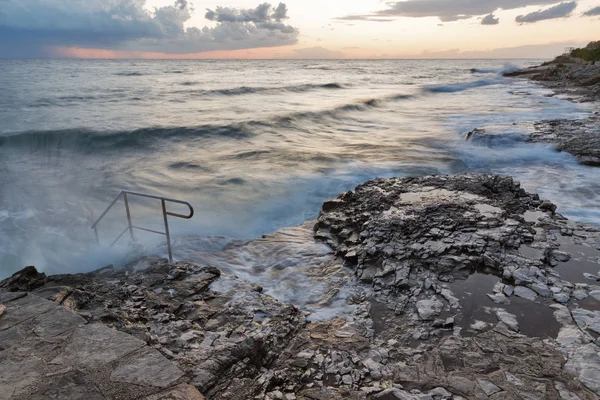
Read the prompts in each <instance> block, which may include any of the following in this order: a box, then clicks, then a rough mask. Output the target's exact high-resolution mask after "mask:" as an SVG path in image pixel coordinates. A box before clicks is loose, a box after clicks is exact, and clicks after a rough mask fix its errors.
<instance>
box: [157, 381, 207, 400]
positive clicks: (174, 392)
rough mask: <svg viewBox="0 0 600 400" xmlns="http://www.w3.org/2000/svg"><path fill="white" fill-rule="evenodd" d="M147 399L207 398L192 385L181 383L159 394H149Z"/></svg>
mask: <svg viewBox="0 0 600 400" xmlns="http://www.w3.org/2000/svg"><path fill="white" fill-rule="evenodd" d="M146 400H205V398H204V396H202V394H201V393H200V392H199V391H198V389H196V388H195V387H193V386H192V385H188V384H181V385H179V386H176V387H174V388H172V389H169V390H166V391H164V392H161V393H159V394H153V395H152V396H148V397H146Z"/></svg>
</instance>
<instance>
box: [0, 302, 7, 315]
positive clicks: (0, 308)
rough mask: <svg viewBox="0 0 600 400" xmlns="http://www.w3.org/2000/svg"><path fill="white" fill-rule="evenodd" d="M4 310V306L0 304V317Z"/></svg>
mask: <svg viewBox="0 0 600 400" xmlns="http://www.w3.org/2000/svg"><path fill="white" fill-rule="evenodd" d="M4 311H6V306H4V305H2V304H0V317H2V314H4Z"/></svg>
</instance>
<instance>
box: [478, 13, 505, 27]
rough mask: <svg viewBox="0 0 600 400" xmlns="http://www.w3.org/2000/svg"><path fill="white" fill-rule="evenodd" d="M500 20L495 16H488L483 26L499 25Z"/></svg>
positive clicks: (483, 20)
mask: <svg viewBox="0 0 600 400" xmlns="http://www.w3.org/2000/svg"><path fill="white" fill-rule="evenodd" d="M499 23H500V18H496V17H495V16H494V14H488V15H486V16H485V17H483V19H482V20H481V25H498V24H499Z"/></svg>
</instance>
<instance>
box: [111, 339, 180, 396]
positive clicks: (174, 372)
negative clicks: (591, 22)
mask: <svg viewBox="0 0 600 400" xmlns="http://www.w3.org/2000/svg"><path fill="white" fill-rule="evenodd" d="M182 376H183V372H181V370H179V368H177V367H176V366H175V365H173V363H172V362H171V361H169V360H167V359H166V358H165V357H164V356H163V355H162V354H160V353H159V352H158V351H156V350H154V349H151V348H144V349H142V350H141V351H140V352H138V353H136V354H134V355H132V356H130V357H127V359H123V360H121V361H120V362H119V365H118V366H117V367H116V368H115V370H114V371H113V372H112V374H111V375H110V380H111V381H112V382H122V383H131V384H134V385H140V386H156V387H159V388H166V387H168V386H170V385H171V384H173V383H174V382H175V381H177V380H178V379H179V378H181V377H182Z"/></svg>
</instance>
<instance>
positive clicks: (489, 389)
mask: <svg viewBox="0 0 600 400" xmlns="http://www.w3.org/2000/svg"><path fill="white" fill-rule="evenodd" d="M477 383H478V384H479V387H480V388H481V389H482V390H483V391H484V392H485V394H486V395H487V396H491V395H493V394H495V393H498V392H501V391H502V389H500V388H499V387H498V386H496V385H494V384H493V383H492V382H490V381H488V380H487V379H477Z"/></svg>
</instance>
